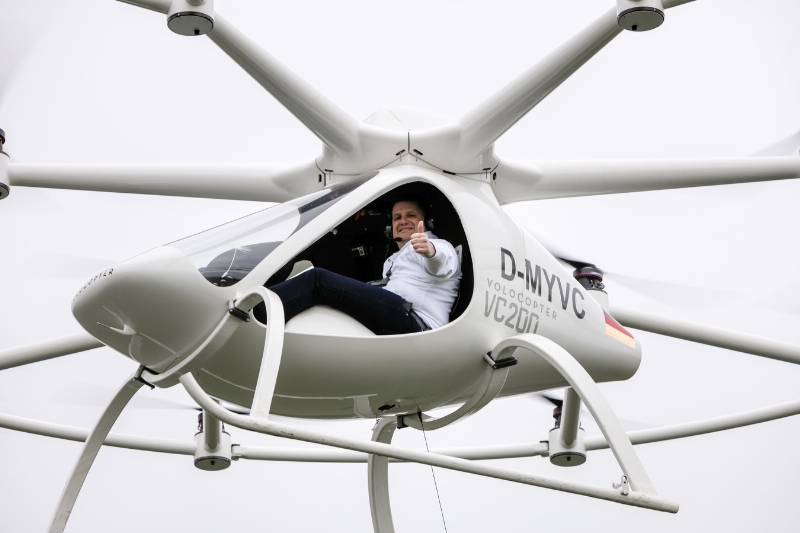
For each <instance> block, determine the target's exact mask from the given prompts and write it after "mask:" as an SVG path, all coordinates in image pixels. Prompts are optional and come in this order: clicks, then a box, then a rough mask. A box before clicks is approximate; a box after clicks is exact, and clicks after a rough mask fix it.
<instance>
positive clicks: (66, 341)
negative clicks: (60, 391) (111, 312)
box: [0, 332, 105, 370]
mask: <svg viewBox="0 0 800 533" xmlns="http://www.w3.org/2000/svg"><path fill="white" fill-rule="evenodd" d="M102 346H105V345H104V344H103V343H102V342H100V341H99V340H97V339H95V338H94V337H92V336H91V335H89V334H88V333H84V332H81V333H73V334H71V335H65V336H63V337H58V338H55V339H48V340H46V341H39V342H34V343H32V344H26V345H25V346H17V347H14V348H7V349H5V350H0V370H5V369H7V368H14V367H15V366H22V365H27V364H30V363H38V362H39V361H46V360H47V359H53V358H55V357H61V356H63V355H69V354H73V353H78V352H84V351H86V350H94V349H95V348H100V347H102Z"/></svg>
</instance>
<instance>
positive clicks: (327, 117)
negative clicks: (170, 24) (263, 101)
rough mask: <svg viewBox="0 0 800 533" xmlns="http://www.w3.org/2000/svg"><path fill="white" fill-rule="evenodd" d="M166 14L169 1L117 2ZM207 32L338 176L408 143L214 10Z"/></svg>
mask: <svg viewBox="0 0 800 533" xmlns="http://www.w3.org/2000/svg"><path fill="white" fill-rule="evenodd" d="M119 1H121V2H125V3H127V4H131V5H134V6H137V7H142V8H145V9H150V10H152V11H157V12H159V13H164V14H167V13H168V12H169V11H170V9H171V6H172V1H171V0H119ZM213 18H214V22H213V29H212V30H211V31H210V32H208V33H207V34H206V35H207V36H208V38H209V39H211V41H212V42H213V43H214V44H216V45H217V46H218V47H219V48H220V49H221V50H222V51H223V52H224V53H225V54H227V55H228V56H229V57H230V58H231V59H233V60H234V61H235V62H236V63H237V64H238V65H239V66H240V67H242V69H244V71H245V72H247V73H248V74H250V76H251V77H252V78H253V79H254V80H255V81H256V82H258V84H259V85H261V86H262V87H263V88H264V89H266V90H267V92H269V93H270V94H271V95H272V96H274V97H275V99H276V100H278V102H280V104H281V105H283V106H284V107H285V108H286V109H287V110H288V111H289V112H290V113H292V114H293V115H294V116H295V117H296V118H297V119H298V120H299V121H300V122H302V123H303V124H304V125H305V126H306V127H307V128H308V129H309V130H311V132H312V133H313V134H314V135H316V136H317V137H318V138H319V139H320V140H321V141H322V143H323V144H324V145H325V147H326V148H327V149H328V150H326V151H325V153H324V154H323V156H322V160H323V161H322V162H321V163H322V165H323V166H324V167H325V168H329V169H334V170H335V171H336V173H337V174H360V173H362V172H365V171H367V170H372V169H375V168H380V167H382V166H384V165H386V164H387V163H389V162H391V161H392V160H394V159H395V158H396V154H397V153H398V152H400V151H401V150H405V149H406V148H407V147H408V135H407V133H406V132H405V131H393V130H388V129H384V128H378V127H375V126H372V125H369V124H365V123H363V122H361V121H359V120H358V119H357V118H356V117H354V116H353V115H352V114H351V113H350V112H348V111H347V110H346V109H344V108H343V107H342V106H341V105H339V104H338V103H336V102H335V101H334V100H333V99H331V98H330V97H328V96H327V95H326V94H325V93H323V92H322V91H320V90H319V89H317V88H316V87H314V86H313V85H311V84H310V83H308V82H307V81H306V80H304V79H303V78H302V77H301V76H299V75H298V74H297V73H295V72H294V71H292V70H291V69H290V68H288V67H287V66H286V65H284V64H283V63H281V62H280V61H278V60H277V59H276V58H274V57H273V56H272V55H270V54H269V53H268V52H267V51H266V50H264V49H263V48H261V47H260V46H259V45H258V44H257V43H256V42H255V41H253V40H252V39H250V38H249V37H248V36H247V35H245V34H244V33H242V32H241V31H239V30H238V29H237V28H236V27H235V26H234V25H233V24H231V23H230V22H228V21H227V20H225V18H223V17H222V16H221V15H220V14H219V13H214V17H213Z"/></svg>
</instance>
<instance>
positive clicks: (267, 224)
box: [169, 172, 377, 287]
mask: <svg viewBox="0 0 800 533" xmlns="http://www.w3.org/2000/svg"><path fill="white" fill-rule="evenodd" d="M375 175H377V172H369V173H367V174H362V175H361V176H358V177H357V178H354V179H352V180H349V181H346V182H343V183H338V184H334V185H331V186H330V187H328V188H327V189H323V190H321V191H318V192H315V193H312V194H309V195H307V196H303V197H301V198H297V199H296V200H292V201H290V202H286V203H283V204H279V205H276V206H273V207H268V208H267V209H263V210H261V211H258V212H256V213H253V214H252V215H247V216H245V217H242V218H240V219H237V220H234V221H232V222H228V223H226V224H223V225H221V226H217V227H216V228H212V229H209V230H206V231H204V232H202V233H198V234H196V235H192V236H191V237H187V238H185V239H181V240H179V241H175V242H173V243H170V244H169V246H173V247H175V248H177V249H179V250H180V251H182V252H183V253H184V254H185V255H186V256H187V257H188V258H189V259H190V260H191V261H192V262H193V263H194V264H195V266H196V267H197V269H198V270H199V271H200V273H201V274H202V275H203V276H204V277H205V278H206V279H207V280H208V281H210V282H211V283H213V284H214V285H219V286H221V287H227V286H230V285H233V284H235V283H237V282H238V281H239V280H241V279H242V278H244V277H245V276H246V275H247V274H248V273H250V272H251V271H252V270H253V269H254V268H255V267H256V266H257V265H258V264H259V263H260V262H261V261H263V260H264V258H265V257H267V256H268V255H269V254H271V253H272V252H273V251H274V250H275V249H276V248H277V247H278V246H279V245H280V244H281V243H282V242H283V241H285V240H286V239H288V238H289V237H290V236H291V235H292V234H294V233H295V232H296V231H297V230H299V229H300V228H302V227H303V226H305V225H306V224H308V223H309V222H311V221H312V220H314V219H315V218H316V217H318V216H319V215H321V214H322V213H324V212H325V211H326V210H327V209H328V208H330V207H331V206H333V205H334V204H336V202H338V201H339V200H341V199H342V198H344V197H345V196H347V195H348V194H349V193H350V192H352V191H353V190H355V189H357V188H358V187H360V186H361V185H362V184H364V183H366V182H367V181H368V180H369V179H371V178H372V177H374V176H375Z"/></svg>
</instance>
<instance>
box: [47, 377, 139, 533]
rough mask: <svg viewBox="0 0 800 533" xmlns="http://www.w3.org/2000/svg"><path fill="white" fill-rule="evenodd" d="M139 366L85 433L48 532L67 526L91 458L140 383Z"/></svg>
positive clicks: (92, 460)
mask: <svg viewBox="0 0 800 533" xmlns="http://www.w3.org/2000/svg"><path fill="white" fill-rule="evenodd" d="M141 370H142V367H140V368H139V371H137V372H136V373H134V374H132V375H130V376H129V377H128V378H127V379H126V380H125V381H124V382H123V383H122V387H120V389H119V390H118V391H117V393H116V394H115V395H114V398H113V399H112V400H111V402H110V403H109V404H108V406H107V407H106V409H105V411H103V414H102V415H100V418H99V419H98V420H97V423H96V424H95V425H94V428H92V432H91V433H89V437H88V438H87V439H86V442H85V443H84V445H83V449H82V450H81V454H80V455H79V456H78V460H77V462H76V463H75V466H74V467H73V468H72V473H71V474H70V476H69V479H68V480H67V484H66V485H64V490H63V491H62V492H61V498H59V500H58V506H56V510H55V513H53V519H52V521H51V523H50V529H49V532H50V533H62V532H63V531H64V528H65V527H67V520H69V516H70V514H71V513H72V508H73V507H74V506H75V501H76V500H77V499H78V494H80V492H81V488H82V487H83V482H84V481H86V476H87V475H88V474H89V469H91V468H92V464H94V460H95V458H96V457H97V452H98V451H100V447H101V446H102V445H103V441H105V440H106V437H107V436H108V433H109V431H111V427H112V426H113V425H114V423H115V422H116V421H117V418H119V415H120V413H122V410H123V409H124V408H125V406H126V405H128V402H129V401H130V400H131V398H133V395H134V394H136V391H138V390H139V389H140V388H142V385H144V382H143V381H141V378H140V375H141Z"/></svg>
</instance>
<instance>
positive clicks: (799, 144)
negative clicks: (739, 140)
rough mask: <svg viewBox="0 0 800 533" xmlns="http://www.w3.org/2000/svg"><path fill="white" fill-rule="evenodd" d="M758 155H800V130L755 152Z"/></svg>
mask: <svg viewBox="0 0 800 533" xmlns="http://www.w3.org/2000/svg"><path fill="white" fill-rule="evenodd" d="M753 155H754V156H756V157H769V156H780V155H795V156H796V155H800V131H798V132H797V133H794V134H792V135H790V136H788V137H786V138H785V139H782V140H780V141H778V142H776V143H775V144H771V145H769V146H767V147H766V148H762V149H761V150H759V151H758V152H756V153H754V154H753Z"/></svg>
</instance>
